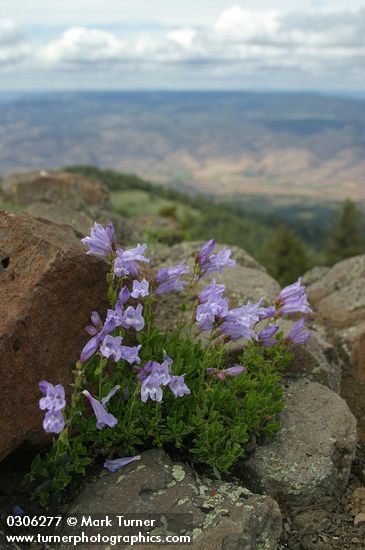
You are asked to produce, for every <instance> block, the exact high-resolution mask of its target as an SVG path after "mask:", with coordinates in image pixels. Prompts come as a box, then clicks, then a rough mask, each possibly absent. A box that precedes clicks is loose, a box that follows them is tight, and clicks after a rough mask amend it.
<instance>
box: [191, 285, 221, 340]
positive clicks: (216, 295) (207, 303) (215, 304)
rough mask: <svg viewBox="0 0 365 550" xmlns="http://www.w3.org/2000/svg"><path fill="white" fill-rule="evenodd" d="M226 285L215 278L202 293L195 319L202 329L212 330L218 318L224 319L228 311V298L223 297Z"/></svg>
mask: <svg viewBox="0 0 365 550" xmlns="http://www.w3.org/2000/svg"><path fill="white" fill-rule="evenodd" d="M224 290H225V286H224V285H218V284H217V282H216V280H215V279H213V281H212V282H211V284H210V285H208V286H207V287H206V288H205V289H204V290H203V291H202V292H201V293H200V294H199V301H200V305H199V306H198V307H197V310H196V314H195V319H196V321H197V322H198V324H199V328H200V329H201V330H211V329H212V328H214V325H215V323H216V321H217V319H222V318H223V317H224V316H225V315H227V313H228V299H227V298H223V296H222V295H223V292H224Z"/></svg>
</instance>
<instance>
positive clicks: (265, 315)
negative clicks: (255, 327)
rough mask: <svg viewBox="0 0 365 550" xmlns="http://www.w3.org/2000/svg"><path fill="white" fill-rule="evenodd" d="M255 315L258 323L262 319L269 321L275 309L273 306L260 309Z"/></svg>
mask: <svg viewBox="0 0 365 550" xmlns="http://www.w3.org/2000/svg"><path fill="white" fill-rule="evenodd" d="M257 313H258V316H259V319H260V321H263V320H264V319H270V317H274V316H275V313H276V309H275V307H274V306H269V307H261V308H260V309H259V310H258V312H257Z"/></svg>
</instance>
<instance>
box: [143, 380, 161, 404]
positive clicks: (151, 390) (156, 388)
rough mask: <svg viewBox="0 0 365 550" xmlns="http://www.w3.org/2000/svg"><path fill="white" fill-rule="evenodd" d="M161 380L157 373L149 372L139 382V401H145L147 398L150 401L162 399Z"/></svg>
mask: <svg viewBox="0 0 365 550" xmlns="http://www.w3.org/2000/svg"><path fill="white" fill-rule="evenodd" d="M161 385H162V380H161V377H160V376H158V375H157V374H154V373H152V374H150V375H149V376H147V378H145V379H144V380H143V382H142V384H141V401H143V403H145V402H146V401H147V399H148V398H150V399H152V401H158V402H160V401H162V397H163V392H162V388H161Z"/></svg>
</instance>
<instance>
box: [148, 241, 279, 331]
mask: <svg viewBox="0 0 365 550" xmlns="http://www.w3.org/2000/svg"><path fill="white" fill-rule="evenodd" d="M202 245H203V242H184V243H181V244H178V245H175V246H172V247H171V248H168V247H165V248H163V249H161V248H160V249H158V250H157V252H156V254H155V255H154V256H153V257H152V265H153V266H154V267H167V266H172V265H175V264H177V263H180V262H181V261H182V260H186V263H187V265H190V266H191V267H192V266H193V263H194V258H195V255H196V253H197V252H198V251H199V250H200V248H201V247H202ZM221 248H223V245H219V246H217V250H220V249H221ZM229 248H230V249H231V250H232V258H233V259H235V260H236V262H237V265H236V266H235V267H233V268H231V267H227V268H226V269H224V270H223V272H222V273H221V274H214V275H212V276H209V277H203V279H202V280H201V281H200V283H199V285H198V291H199V290H202V289H203V288H204V287H205V286H206V285H208V284H209V282H210V281H211V279H212V277H215V278H216V279H217V281H218V282H219V283H220V284H222V283H223V284H224V285H225V286H226V291H227V292H226V294H227V296H228V297H229V298H230V300H231V302H230V303H231V307H236V306H238V305H244V304H246V303H247V302H249V301H251V302H257V301H258V300H259V299H260V298H264V300H265V301H266V302H270V301H272V300H273V299H274V298H275V297H276V296H277V295H278V294H279V292H280V286H279V284H278V283H277V282H276V281H275V280H274V279H273V278H272V277H270V275H268V273H267V272H266V270H265V268H264V267H262V266H261V265H260V264H259V263H257V262H256V260H254V259H253V258H252V257H251V256H250V255H249V254H247V252H245V251H244V250H242V249H241V248H238V247H237V246H230V247H229ZM182 302H183V297H182V295H181V294H176V293H171V294H166V295H162V296H161V297H160V299H159V307H158V311H156V318H157V321H158V324H159V326H160V327H161V328H171V327H173V326H174V324H175V323H176V321H177V319H178V315H177V312H179V309H180V306H181V304H182Z"/></svg>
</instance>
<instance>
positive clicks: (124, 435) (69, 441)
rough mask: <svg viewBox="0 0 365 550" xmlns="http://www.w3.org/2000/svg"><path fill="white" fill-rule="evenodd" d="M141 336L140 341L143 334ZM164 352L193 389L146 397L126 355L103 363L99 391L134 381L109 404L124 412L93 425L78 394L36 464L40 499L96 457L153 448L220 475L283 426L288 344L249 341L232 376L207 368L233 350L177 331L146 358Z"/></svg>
mask: <svg viewBox="0 0 365 550" xmlns="http://www.w3.org/2000/svg"><path fill="white" fill-rule="evenodd" d="M145 337H146V334H145V335H144V337H141V340H143V341H144V342H146V340H145ZM162 350H165V351H166V352H167V354H168V355H169V356H170V357H173V358H174V363H173V366H172V371H173V374H177V375H181V374H185V381H186V383H187V385H188V387H189V388H190V391H191V394H190V395H186V396H184V397H183V398H176V397H175V396H174V395H173V394H172V392H170V391H165V392H164V399H163V401H162V402H160V403H159V402H154V401H150V400H149V401H147V402H146V403H143V402H142V401H141V399H140V387H139V385H137V386H136V376H135V374H134V373H133V372H132V370H131V368H130V367H129V366H128V365H127V364H126V363H125V362H124V361H123V360H121V361H119V363H118V364H117V365H116V366H115V367H114V368H113V369H110V371H109V372H108V373H106V370H105V369H106V364H104V365H103V367H102V369H101V370H102V371H103V372H104V376H103V378H102V383H101V389H100V396H101V397H102V396H105V395H107V393H108V392H109V390H110V389H111V387H113V386H114V385H116V384H120V385H121V386H122V388H125V387H128V388H129V391H130V392H131V395H130V397H129V399H127V400H123V399H122V398H121V397H119V398H113V399H112V400H111V402H110V406H109V407H108V412H111V413H112V414H113V415H114V416H115V417H116V418H118V424H117V425H116V426H115V427H114V428H112V429H111V428H105V429H103V430H96V429H95V417H94V415H93V414H91V413H90V411H89V410H88V406H87V405H88V404H87V403H86V404H85V402H84V401H83V400H82V399H80V400H78V402H77V404H76V406H75V408H74V410H73V418H74V422H73V426H72V430H71V431H69V433H68V430H67V428H65V430H64V432H62V434H61V435H60V437H59V438H58V439H55V440H54V443H53V446H52V448H51V450H50V451H49V452H48V453H46V455H45V456H43V457H42V458H41V457H40V456H37V457H36V458H35V460H34V461H33V464H32V469H31V473H30V474H29V475H28V477H27V479H28V481H29V482H33V483H34V482H35V481H36V482H37V484H36V485H35V488H34V493H35V494H36V495H37V496H39V497H40V501H41V503H42V504H46V503H47V502H48V499H49V497H50V496H51V495H52V494H53V493H55V492H59V491H62V490H63V489H65V488H66V487H67V485H68V484H69V483H70V482H71V480H72V478H73V477H75V476H78V475H83V474H84V473H85V467H86V466H87V465H88V464H90V463H91V462H92V460H93V459H95V458H96V457H98V456H99V457H102V456H104V457H109V456H112V455H116V456H129V455H135V454H137V453H138V452H140V451H141V450H144V449H148V448H151V447H166V448H170V447H171V448H175V449H177V450H179V452H180V454H181V456H182V458H185V459H187V460H189V461H191V462H193V463H194V462H195V463H201V464H205V465H207V466H209V467H210V468H211V469H212V470H213V472H215V473H216V474H217V475H218V473H219V472H225V471H227V470H228V469H229V468H230V467H231V466H232V464H234V463H235V462H236V461H237V459H238V458H240V457H242V456H244V452H245V445H246V444H247V443H248V442H251V443H252V442H254V441H256V438H257V437H259V436H271V435H273V433H274V432H275V431H276V430H277V429H278V427H279V425H278V423H277V421H276V417H277V414H278V413H279V412H280V411H281V410H282V408H283V389H282V386H281V384H280V380H281V372H282V371H283V369H285V367H286V366H287V364H288V362H289V361H290V360H291V358H292V357H291V354H290V353H289V352H288V349H287V346H286V345H285V344H284V343H280V342H278V345H277V346H275V347H273V348H262V347H260V346H259V345H257V344H256V343H249V344H248V345H247V346H246V347H245V349H244V352H243V355H242V364H244V365H245V367H246V369H247V370H246V372H245V373H243V374H242V375H240V376H236V377H232V378H228V379H226V381H224V382H222V381H220V380H219V379H218V378H216V377H214V376H212V375H211V374H207V372H206V369H207V368H209V367H211V368H225V367H226V366H228V365H229V355H228V354H227V352H226V351H225V350H224V348H223V344H222V345H220V346H214V347H210V346H209V347H206V346H204V345H203V344H202V343H201V342H199V341H194V340H193V339H192V338H191V337H189V336H186V337H183V338H182V336H181V332H180V331H179V330H176V331H174V332H172V333H167V334H162V333H160V332H158V331H152V332H151V333H150V334H149V337H148V343H147V344H145V345H144V346H143V354H142V356H141V358H142V363H143V364H144V363H145V362H146V361H147V360H149V359H150V358H151V357H154V358H155V359H156V360H159V361H162V359H163V358H162ZM99 366H100V365H99V358H93V359H92V360H91V361H90V362H89V363H88V365H87V368H86V369H85V372H84V378H83V381H82V387H88V388H90V387H94V388H95V392H96V387H97V385H98V379H99V375H100V370H98V367H99Z"/></svg>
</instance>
